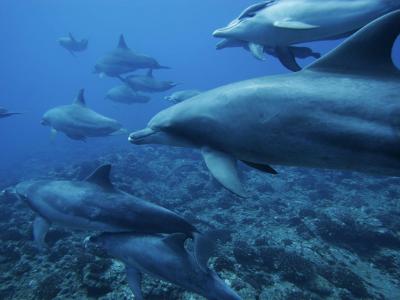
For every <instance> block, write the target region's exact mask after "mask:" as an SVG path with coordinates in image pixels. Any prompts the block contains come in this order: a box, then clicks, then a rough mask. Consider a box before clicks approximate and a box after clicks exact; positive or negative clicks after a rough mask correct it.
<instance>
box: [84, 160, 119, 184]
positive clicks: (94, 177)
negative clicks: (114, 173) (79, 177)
mask: <svg viewBox="0 0 400 300" xmlns="http://www.w3.org/2000/svg"><path fill="white" fill-rule="evenodd" d="M110 173H111V165H109V164H107V165H103V166H100V167H98V168H97V169H96V170H95V171H94V172H93V173H92V174H91V175H89V177H87V178H86V179H85V180H86V181H89V182H91V183H94V184H97V185H99V186H101V187H103V188H105V189H114V186H113V184H112V183H111V180H110Z"/></svg>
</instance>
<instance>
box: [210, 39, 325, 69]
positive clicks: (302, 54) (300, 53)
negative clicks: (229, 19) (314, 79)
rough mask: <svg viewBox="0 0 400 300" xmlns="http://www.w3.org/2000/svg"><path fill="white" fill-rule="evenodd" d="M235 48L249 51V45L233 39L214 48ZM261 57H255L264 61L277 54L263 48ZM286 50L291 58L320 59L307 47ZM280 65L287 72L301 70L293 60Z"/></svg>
mask: <svg viewBox="0 0 400 300" xmlns="http://www.w3.org/2000/svg"><path fill="white" fill-rule="evenodd" d="M235 47H240V48H244V49H245V50H247V51H251V50H250V48H249V43H248V42H246V41H240V40H234V39H224V40H222V41H221V42H219V43H218V44H217V46H216V49H217V50H221V49H225V48H235ZM263 50H264V51H263V53H262V56H258V53H256V54H255V55H257V56H255V57H256V58H257V59H259V60H265V59H266V57H265V56H266V54H267V55H271V56H274V57H276V58H279V57H278V54H277V53H276V51H275V49H274V48H271V47H264V49H263ZM288 50H289V52H290V55H291V56H292V57H293V58H303V59H304V58H308V57H313V58H316V59H318V58H320V57H321V54H320V53H318V52H314V51H313V50H312V49H311V48H308V47H298V46H289V47H288ZM281 63H282V64H283V65H284V67H286V68H287V69H288V70H290V71H293V72H298V71H300V70H301V67H300V66H299V64H298V63H297V62H296V60H295V59H291V60H282V61H281Z"/></svg>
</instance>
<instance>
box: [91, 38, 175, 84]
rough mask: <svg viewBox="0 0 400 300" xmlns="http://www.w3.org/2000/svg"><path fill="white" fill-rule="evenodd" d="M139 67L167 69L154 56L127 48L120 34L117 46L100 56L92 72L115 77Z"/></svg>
mask: <svg viewBox="0 0 400 300" xmlns="http://www.w3.org/2000/svg"><path fill="white" fill-rule="evenodd" d="M139 69H169V67H165V66H161V65H160V64H159V63H158V62H157V61H156V60H155V59H154V58H152V57H150V56H146V55H143V54H139V53H136V52H134V51H133V50H131V49H129V48H128V46H127V44H126V42H125V38H124V36H123V35H121V36H120V38H119V42H118V46H117V48H116V49H114V50H113V51H111V52H109V53H107V54H106V55H105V56H104V57H102V58H101V59H100V60H99V61H98V62H97V63H96V65H95V67H94V73H97V74H99V75H100V76H101V77H102V76H104V75H107V76H110V77H117V76H119V75H122V74H125V73H130V72H133V71H136V70H139Z"/></svg>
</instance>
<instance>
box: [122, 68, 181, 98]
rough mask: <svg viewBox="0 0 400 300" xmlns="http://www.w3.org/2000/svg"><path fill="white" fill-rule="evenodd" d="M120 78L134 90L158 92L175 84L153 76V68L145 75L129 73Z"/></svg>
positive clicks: (166, 89)
mask: <svg viewBox="0 0 400 300" xmlns="http://www.w3.org/2000/svg"><path fill="white" fill-rule="evenodd" d="M120 79H121V80H122V81H123V82H124V83H125V84H126V85H128V86H129V87H130V88H131V89H133V90H134V91H138V92H139V91H140V92H147V93H158V92H165V91H168V90H170V89H172V88H173V87H175V86H177V83H175V82H172V81H160V80H157V79H155V78H154V76H153V70H152V69H149V71H148V72H147V74H146V75H130V76H128V77H127V78H122V77H120Z"/></svg>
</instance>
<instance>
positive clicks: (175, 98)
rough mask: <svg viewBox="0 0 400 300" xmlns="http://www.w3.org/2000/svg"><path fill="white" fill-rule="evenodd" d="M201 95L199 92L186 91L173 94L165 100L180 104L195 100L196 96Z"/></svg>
mask: <svg viewBox="0 0 400 300" xmlns="http://www.w3.org/2000/svg"><path fill="white" fill-rule="evenodd" d="M199 94H201V92H200V91H198V90H184V91H178V92H175V93H172V94H171V95H169V96H166V97H164V99H165V100H167V101H170V102H172V103H179V102H182V101H185V100H187V99H190V98H193V97H194V96H197V95H199Z"/></svg>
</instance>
